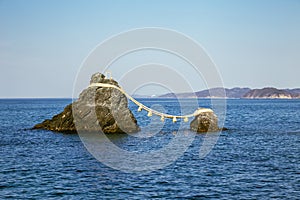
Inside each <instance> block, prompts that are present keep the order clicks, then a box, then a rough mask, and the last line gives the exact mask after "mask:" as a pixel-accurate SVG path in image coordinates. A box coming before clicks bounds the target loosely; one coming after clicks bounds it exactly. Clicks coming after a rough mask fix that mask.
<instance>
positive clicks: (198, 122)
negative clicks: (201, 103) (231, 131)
mask: <svg viewBox="0 0 300 200" xmlns="http://www.w3.org/2000/svg"><path fill="white" fill-rule="evenodd" d="M196 112H197V115H196V116H195V118H194V119H193V121H191V123H190V129H191V130H192V131H195V132H198V133H206V132H217V131H222V130H227V129H226V128H220V127H219V126H218V117H217V115H216V114H215V113H214V112H213V111H212V110H211V109H207V108H199V109H198V110H197V111H196Z"/></svg>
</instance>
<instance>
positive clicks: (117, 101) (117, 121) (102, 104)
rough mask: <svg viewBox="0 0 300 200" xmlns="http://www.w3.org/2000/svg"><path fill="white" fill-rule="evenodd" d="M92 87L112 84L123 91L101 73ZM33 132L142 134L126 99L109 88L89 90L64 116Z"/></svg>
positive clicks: (57, 116)
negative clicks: (40, 130) (97, 84)
mask: <svg viewBox="0 0 300 200" xmlns="http://www.w3.org/2000/svg"><path fill="white" fill-rule="evenodd" d="M92 83H109V84H113V85H116V86H118V87H119V85H118V83H117V82H116V81H114V80H112V79H106V78H105V76H104V75H103V74H101V73H96V74H94V75H93V76H92V78H91V81H90V84H92ZM75 125H76V126H75ZM33 129H46V130H51V131H57V132H69V133H75V132H78V131H88V132H93V131H99V130H102V132H104V133H134V132H137V131H139V130H140V128H139V127H138V125H137V121H136V119H135V117H134V116H133V114H132V112H131V111H130V110H129V109H128V100H127V98H126V96H125V95H124V94H122V93H121V92H120V91H119V90H117V89H114V88H106V87H88V88H87V89H85V90H83V91H82V92H81V94H80V95H79V98H78V100H76V101H75V102H73V103H72V104H70V105H68V106H66V107H65V109H64V111H63V112H62V113H60V114H58V115H55V116H54V117H53V118H52V119H51V120H45V121H44V122H42V123H40V124H37V125H35V126H34V127H33Z"/></svg>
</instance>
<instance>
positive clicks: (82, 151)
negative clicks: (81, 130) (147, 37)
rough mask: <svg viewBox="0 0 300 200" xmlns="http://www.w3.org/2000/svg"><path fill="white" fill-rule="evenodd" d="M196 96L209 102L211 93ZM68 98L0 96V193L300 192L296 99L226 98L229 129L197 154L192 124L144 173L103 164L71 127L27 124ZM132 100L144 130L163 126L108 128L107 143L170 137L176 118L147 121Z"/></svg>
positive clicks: (272, 195)
mask: <svg viewBox="0 0 300 200" xmlns="http://www.w3.org/2000/svg"><path fill="white" fill-rule="evenodd" d="M141 101H142V102H143V103H145V104H146V105H148V106H151V105H157V104H160V105H161V106H162V107H163V109H164V110H165V111H167V112H168V113H174V114H177V113H176V112H178V110H179V109H180V108H179V104H178V102H177V101H176V100H172V99H165V100H161V99H141ZM186 101H188V100H186ZM199 102H200V103H201V104H202V105H205V106H207V107H209V106H210V101H209V100H204V99H202V100H201V99H200V100H199ZM69 103H71V99H2V100H0V199H5V198H8V199H9V198H11V199H27V198H30V199H150V198H151V199H161V198H162V199H175V198H179V199H300V148H299V147H300V112H299V111H300V101H299V100H237V99H236V100H227V114H226V120H225V126H226V127H227V128H229V129H230V130H229V131H225V132H222V133H221V134H220V136H219V138H218V141H217V144H216V145H215V146H214V148H213V149H212V150H211V152H210V153H209V154H208V155H207V156H206V157H204V158H202V159H200V158H199V148H200V146H201V141H203V138H204V137H205V135H204V134H195V133H192V132H190V133H189V134H195V140H194V141H193V143H192V144H191V145H190V146H189V148H188V149H187V151H186V152H185V153H184V154H183V155H182V156H181V157H179V159H177V160H176V161H175V162H173V163H172V164H170V165H169V166H167V167H165V168H163V169H160V170H156V171H152V172H150V173H125V172H122V171H118V170H116V169H112V168H110V167H107V166H106V165H104V164H102V163H101V162H99V161H98V160H96V159H95V158H94V157H93V156H92V155H91V154H90V153H89V152H88V151H87V149H86V148H85V147H84V145H83V143H82V142H81V140H80V138H79V136H78V135H76V134H71V135H70V134H61V133H53V132H51V131H44V130H28V128H31V127H32V126H33V125H34V124H36V123H38V122H41V121H43V120H44V119H47V118H51V117H52V116H53V115H54V114H57V113H59V112H61V111H62V110H63V108H64V107H65V106H66V105H67V104H69ZM130 108H132V110H133V112H134V114H135V116H136V118H137V120H138V122H139V125H140V126H141V127H142V130H143V131H144V133H145V134H147V133H151V132H155V131H157V130H158V129H161V130H160V131H159V132H158V133H157V134H154V135H153V136H152V137H149V138H146V139H145V138H138V137H132V136H129V135H114V136H111V137H110V139H111V141H112V142H113V143H115V144H116V145H118V146H119V147H120V148H122V149H127V150H132V151H138V152H147V151H149V150H152V149H159V148H163V146H164V145H166V144H168V143H169V141H170V140H172V137H174V131H175V132H176V130H177V129H178V127H179V126H178V124H179V123H177V124H172V122H166V124H165V125H164V126H163V127H157V126H152V125H151V122H150V121H149V118H148V117H147V116H146V114H147V113H146V114H145V113H138V112H136V107H135V106H134V105H132V104H130ZM157 123H158V122H157ZM175 134H176V133H175ZM141 140H142V142H141ZM153 159H156V158H153ZM148 162H150V163H151V162H154V160H152V161H151V160H149V161H148Z"/></svg>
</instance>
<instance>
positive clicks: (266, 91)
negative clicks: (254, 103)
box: [243, 87, 300, 99]
mask: <svg viewBox="0 0 300 200" xmlns="http://www.w3.org/2000/svg"><path fill="white" fill-rule="evenodd" d="M297 91H298V89H293V90H279V89H277V88H272V87H267V88H263V89H254V90H250V91H249V92H247V93H246V94H245V95H244V96H243V98H248V99H293V98H300V94H297V93H296V92H297Z"/></svg>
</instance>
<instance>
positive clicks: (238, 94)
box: [158, 87, 300, 99]
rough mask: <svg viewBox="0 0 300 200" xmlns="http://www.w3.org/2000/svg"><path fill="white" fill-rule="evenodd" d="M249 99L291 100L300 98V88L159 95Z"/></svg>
mask: <svg viewBox="0 0 300 200" xmlns="http://www.w3.org/2000/svg"><path fill="white" fill-rule="evenodd" d="M224 91H225V94H224ZM224 96H226V98H248V99H249V98H250V99H260V98H261V99H266V98H282V99H292V98H300V88H296V89H284V90H280V89H277V88H272V87H267V88H263V89H250V88H239V87H235V88H231V89H228V88H220V87H218V88H212V89H210V90H201V91H198V92H195V93H191V92H190V93H178V94H175V93H167V94H164V95H160V96H158V97H160V98H176V97H177V98H224Z"/></svg>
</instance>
